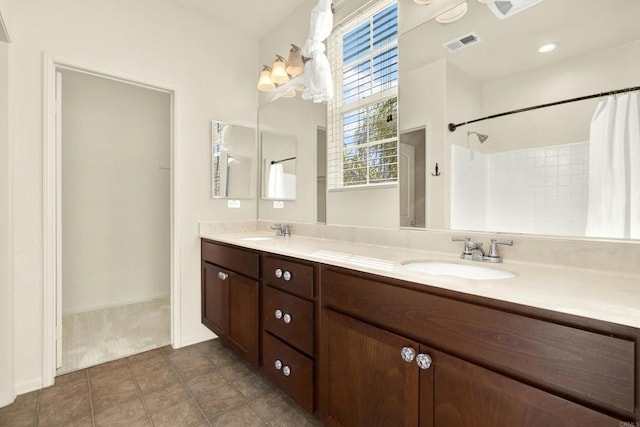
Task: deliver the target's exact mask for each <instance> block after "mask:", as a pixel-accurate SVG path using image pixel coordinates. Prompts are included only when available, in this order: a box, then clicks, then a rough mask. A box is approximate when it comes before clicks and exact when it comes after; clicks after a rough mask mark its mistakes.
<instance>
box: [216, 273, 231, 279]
mask: <svg viewBox="0 0 640 427" xmlns="http://www.w3.org/2000/svg"><path fill="white" fill-rule="evenodd" d="M227 277H229V275H228V274H227V273H223V272H222V271H218V279H220V280H227Z"/></svg>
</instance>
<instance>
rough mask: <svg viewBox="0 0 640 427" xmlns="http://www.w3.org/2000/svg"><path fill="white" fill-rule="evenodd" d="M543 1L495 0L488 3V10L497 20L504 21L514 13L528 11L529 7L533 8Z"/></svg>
mask: <svg viewBox="0 0 640 427" xmlns="http://www.w3.org/2000/svg"><path fill="white" fill-rule="evenodd" d="M542 1H543V0H509V1H501V0H496V1H494V2H492V3H488V4H487V6H489V9H490V10H491V12H493V14H494V15H496V16H497V17H498V18H499V19H506V18H509V17H510V16H513V15H515V14H516V13H519V12H522V11H523V10H526V9H529V8H530V7H531V6H535V5H537V4H538V3H540V2H542Z"/></svg>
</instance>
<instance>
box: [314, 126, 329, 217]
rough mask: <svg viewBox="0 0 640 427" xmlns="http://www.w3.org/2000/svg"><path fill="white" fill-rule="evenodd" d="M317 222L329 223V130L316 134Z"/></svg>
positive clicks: (319, 131) (320, 129)
mask: <svg viewBox="0 0 640 427" xmlns="http://www.w3.org/2000/svg"><path fill="white" fill-rule="evenodd" d="M316 141H317V142H316V201H317V207H316V210H317V212H316V222H321V223H326V222H327V129H326V128H320V127H318V130H317V132H316Z"/></svg>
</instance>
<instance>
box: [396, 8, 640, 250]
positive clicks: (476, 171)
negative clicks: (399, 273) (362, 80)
mask: <svg viewBox="0 0 640 427" xmlns="http://www.w3.org/2000/svg"><path fill="white" fill-rule="evenodd" d="M468 5H469V11H468V13H467V15H465V16H464V17H463V18H462V19H461V20H460V21H457V22H455V23H452V24H448V25H442V24H439V23H437V22H435V21H429V22H426V23H424V24H422V25H420V26H418V27H416V28H413V29H411V31H408V32H405V33H404V34H402V36H401V37H400V41H399V45H400V70H401V76H400V108H401V110H402V116H401V123H402V121H403V120H409V121H412V120H413V121H412V122H411V127H417V126H418V125H419V124H420V123H419V121H420V120H423V121H425V122H426V123H428V124H430V125H431V126H430V128H429V129H430V135H429V138H430V144H429V146H428V147H427V156H428V158H429V159H430V160H429V165H430V167H431V166H432V163H435V162H440V164H441V165H444V167H443V168H442V170H443V174H442V175H443V177H442V178H436V177H431V176H430V174H429V173H428V172H429V171H427V179H428V181H429V191H430V194H429V206H430V207H431V208H430V210H429V215H428V221H427V223H428V224H427V226H428V227H429V228H452V229H464V230H479V231H490V232H494V231H502V232H516V233H532V234H547V235H564V236H588V237H615V238H635V239H637V238H640V231H638V232H635V234H634V232H633V229H634V228H635V229H639V228H640V224H635V225H634V222H638V221H640V215H639V214H638V213H636V214H635V216H634V214H633V212H634V207H633V205H634V202H633V200H634V198H633V197H634V196H633V194H636V196H635V197H636V199H635V200H638V198H640V192H638V191H640V190H635V189H634V188H633V186H630V183H632V182H640V170H639V169H638V168H636V169H635V172H634V171H633V168H629V167H628V166H630V165H631V164H633V165H640V158H638V159H637V160H633V159H632V157H631V155H633V153H636V152H638V151H639V150H638V148H637V147H638V146H640V141H639V140H636V139H632V138H631V137H630V135H629V134H630V133H631V132H632V131H633V129H638V126H637V125H635V124H634V123H637V120H638V105H637V100H636V99H637V98H635V97H636V96H637V94H618V95H616V96H615V97H613V96H612V97H607V96H602V97H599V98H595V99H590V100H585V101H580V102H573V103H568V104H563V105H558V106H553V107H548V108H542V109H538V110H535V111H528V112H523V113H519V114H514V115H509V116H505V117H500V118H496V119H491V120H486V121H480V122H477V123H473V124H469V125H466V126H462V127H460V128H458V129H457V130H456V131H455V132H449V131H448V130H446V124H447V123H449V122H453V123H461V122H467V121H471V120H474V119H477V118H481V117H485V116H490V115H496V114H500V113H503V112H506V111H510V110H516V109H524V108H527V107H531V106H535V105H539V104H547V103H552V102H556V101H562V100H565V99H570V98H576V97H582V96H586V95H591V94H600V93H607V92H609V91H612V90H617V89H625V88H630V87H636V86H638V83H639V82H640V81H639V80H638V76H639V75H640V26H638V25H637V18H636V17H637V16H640V2H637V1H635V0H621V1H620V2H616V5H615V7H612V5H611V3H610V2H601V1H596V0H563V1H551V0H544V1H540V2H537V3H536V4H534V5H533V6H532V7H530V8H528V9H526V10H522V11H520V12H519V13H517V14H512V15H510V16H507V17H504V16H503V17H500V16H498V12H500V11H499V10H498V11H497V12H496V10H494V9H496V8H495V7H491V6H487V5H486V4H482V3H479V2H468ZM411 7H415V6H414V5H413V4H407V5H406V7H405V8H404V9H401V14H402V13H403V12H404V13H406V12H408V9H410V8H411ZM576 11H579V13H578V12H576ZM502 18H504V19H502ZM470 34H473V37H467V36H469V35H470ZM467 40H471V41H472V43H467V42H466V41H467ZM456 41H458V43H456ZM550 41H554V42H556V43H557V48H556V49H555V50H554V51H552V52H549V53H546V54H544V53H539V52H538V47H540V46H541V45H542V44H544V43H548V42H550ZM405 77H406V78H407V79H405V80H404V81H403V78H405ZM408 84H410V85H411V86H407V85H408ZM403 85H404V87H403ZM412 91H413V92H421V93H422V94H424V95H428V97H425V96H423V97H422V98H421V99H419V100H416V99H413V98H412V93H411V92H412ZM403 94H404V95H406V96H403ZM407 100H408V101H410V102H411V101H413V102H412V103H410V104H409V105H407V104H406V102H407ZM614 104H617V105H618V106H617V110H618V111H620V109H621V108H623V109H624V110H625V111H627V112H630V113H631V114H630V115H627V117H626V119H622V118H620V117H617V116H616V115H615V114H613V113H611V114H609V113H608V111H609V109H608V108H607V107H608V106H612V105H614ZM611 111H613V109H612V110H611ZM407 115H409V116H413V118H415V120H414V119H413V118H412V117H409V118H406V116H407ZM605 116H606V117H608V118H607V120H611V122H612V123H613V122H614V121H615V122H616V123H617V126H619V127H620V128H626V129H627V130H628V131H627V132H623V135H624V136H620V137H618V136H616V135H613V136H607V137H605V138H602V136H603V135H604V129H603V128H602V127H601V124H600V120H601V119H603V117H605ZM629 116H630V117H629ZM627 119H629V120H627ZM407 127H408V126H406V125H403V126H402V129H407ZM468 131H471V132H475V133H470V134H468V133H467V132H468ZM594 131H597V132H594ZM637 133H638V132H636V134H637ZM479 134H480V135H488V138H486V139H485V138H480V137H479ZM637 137H638V138H640V135H637ZM481 139H484V141H481ZM606 147H608V148H606ZM616 150H618V151H620V152H621V153H625V155H624V156H622V157H620V158H618V159H616V158H614V157H612V156H609V154H608V153H610V152H615V151H616ZM634 192H635V193H634ZM622 193H626V194H627V195H632V196H631V197H630V198H629V199H627V200H626V201H623V199H625V197H624V194H622ZM598 200H600V201H598ZM596 202H597V204H596ZM402 203H403V204H404V203H405V201H404V200H403V201H402ZM614 205H617V207H616V208H614V209H609V208H607V206H608V207H611V206H614ZM440 206H443V208H441V210H440V211H439V212H438V209H439V208H438V207H440ZM636 212H637V211H636ZM636 219H637V220H636Z"/></svg>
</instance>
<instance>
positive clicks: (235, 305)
mask: <svg viewBox="0 0 640 427" xmlns="http://www.w3.org/2000/svg"><path fill="white" fill-rule="evenodd" d="M227 274H228V278H227V280H228V282H229V283H228V293H229V305H228V310H229V315H228V319H229V326H228V333H227V336H228V341H229V345H231V346H232V347H233V348H234V349H235V350H236V351H237V352H238V353H240V355H242V356H243V357H244V359H245V360H246V361H247V362H249V363H251V364H253V365H254V366H258V358H259V355H258V352H259V343H260V341H259V339H260V338H259V336H260V335H259V327H260V326H259V320H258V319H259V314H260V311H259V289H260V287H259V284H258V282H257V281H256V280H253V279H249V278H246V277H244V276H240V275H238V274H235V273H232V272H227Z"/></svg>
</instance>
